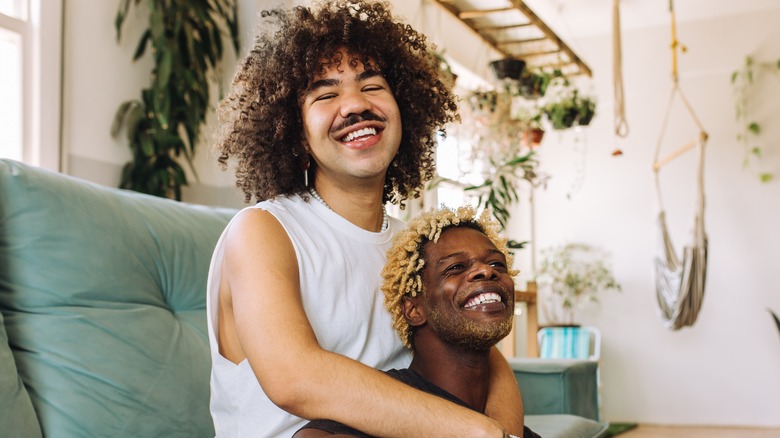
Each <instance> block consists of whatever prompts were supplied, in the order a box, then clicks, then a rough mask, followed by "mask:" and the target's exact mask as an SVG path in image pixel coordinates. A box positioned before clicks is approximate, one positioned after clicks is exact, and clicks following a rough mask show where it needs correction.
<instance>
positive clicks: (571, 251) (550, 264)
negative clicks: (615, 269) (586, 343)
mask: <svg viewBox="0 0 780 438" xmlns="http://www.w3.org/2000/svg"><path fill="white" fill-rule="evenodd" d="M542 256H543V260H542V264H541V267H540V269H539V270H538V272H537V276H536V281H537V283H538V284H539V287H540V289H541V290H542V291H543V292H544V293H545V295H546V296H545V299H544V304H545V306H544V307H543V312H544V315H545V317H546V318H547V320H548V323H550V324H554V325H572V324H575V323H576V314H577V311H578V310H579V309H580V308H581V307H582V306H583V305H585V304H586V303H588V302H598V297H599V294H600V293H602V292H606V291H608V290H616V291H620V290H621V286H620V284H619V283H618V282H617V280H615V277H614V275H613V274H612V270H611V268H610V267H609V265H608V257H607V254H606V253H605V252H604V251H603V250H601V249H599V248H597V247H594V246H591V245H587V244H584V243H568V244H564V245H561V246H557V247H552V248H547V249H545V250H543V251H542Z"/></svg>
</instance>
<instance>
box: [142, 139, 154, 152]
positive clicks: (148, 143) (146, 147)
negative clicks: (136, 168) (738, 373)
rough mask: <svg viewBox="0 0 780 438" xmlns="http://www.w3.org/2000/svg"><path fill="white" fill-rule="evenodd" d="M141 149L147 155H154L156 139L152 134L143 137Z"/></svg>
mask: <svg viewBox="0 0 780 438" xmlns="http://www.w3.org/2000/svg"><path fill="white" fill-rule="evenodd" d="M141 151H142V152H143V154H144V156H146V157H151V156H154V141H153V140H152V138H151V137H150V136H148V135H144V136H142V137H141Z"/></svg>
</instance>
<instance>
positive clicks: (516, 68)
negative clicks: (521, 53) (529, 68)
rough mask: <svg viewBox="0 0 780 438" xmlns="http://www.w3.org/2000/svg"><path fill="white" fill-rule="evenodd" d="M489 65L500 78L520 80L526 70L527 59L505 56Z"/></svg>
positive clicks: (497, 77)
mask: <svg viewBox="0 0 780 438" xmlns="http://www.w3.org/2000/svg"><path fill="white" fill-rule="evenodd" d="M489 66H490V70H492V71H493V74H494V75H495V76H496V79H498V80H503V79H512V80H518V79H520V76H521V75H522V73H523V70H525V61H523V60H522V59H516V58H504V59H497V60H495V61H492V62H491V63H490V64H489Z"/></svg>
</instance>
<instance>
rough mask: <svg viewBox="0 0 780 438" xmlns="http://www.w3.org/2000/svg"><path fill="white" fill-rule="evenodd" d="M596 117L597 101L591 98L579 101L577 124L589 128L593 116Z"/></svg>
mask: <svg viewBox="0 0 780 438" xmlns="http://www.w3.org/2000/svg"><path fill="white" fill-rule="evenodd" d="M595 115H596V101H595V100H593V99H591V98H590V97H580V98H578V99H577V124H578V125H580V126H588V125H589V124H590V121H591V120H593V116H595Z"/></svg>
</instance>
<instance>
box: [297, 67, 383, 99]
mask: <svg viewBox="0 0 780 438" xmlns="http://www.w3.org/2000/svg"><path fill="white" fill-rule="evenodd" d="M375 76H382V72H380V71H379V70H373V69H372V70H363V71H362V72H360V73H358V74H357V75H356V76H355V81H357V82H362V81H365V80H366V79H369V78H373V77H375ZM340 82H341V81H340V80H339V79H332V78H331V79H320V80H318V81H314V83H312V84H311V86H310V87H309V90H308V91H307V92H306V94H310V93H313V92H314V91H316V90H317V89H320V88H323V87H335V86H337V85H338V84H339V83H340Z"/></svg>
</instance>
